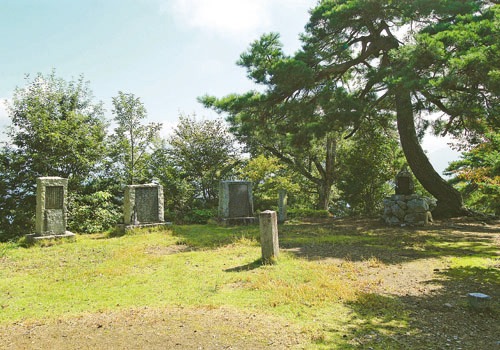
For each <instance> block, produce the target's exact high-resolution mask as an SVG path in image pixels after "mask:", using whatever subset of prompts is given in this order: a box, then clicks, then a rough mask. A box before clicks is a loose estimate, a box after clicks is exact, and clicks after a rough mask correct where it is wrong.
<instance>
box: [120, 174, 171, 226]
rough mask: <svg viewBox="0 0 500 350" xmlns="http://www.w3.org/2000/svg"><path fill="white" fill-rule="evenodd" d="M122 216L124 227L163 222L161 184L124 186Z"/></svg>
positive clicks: (160, 223) (152, 224)
mask: <svg viewBox="0 0 500 350" xmlns="http://www.w3.org/2000/svg"><path fill="white" fill-rule="evenodd" d="M123 216H124V224H125V229H127V228H133V227H143V226H155V225H162V224H164V213H163V186H161V185H159V184H144V185H129V186H126V187H125V198H124V206H123Z"/></svg>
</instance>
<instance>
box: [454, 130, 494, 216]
mask: <svg viewBox="0 0 500 350" xmlns="http://www.w3.org/2000/svg"><path fill="white" fill-rule="evenodd" d="M446 173H447V175H453V178H452V180H451V182H452V183H454V184H456V185H457V187H458V188H459V190H460V192H461V193H462V194H463V196H464V198H465V201H466V203H467V205H468V206H470V207H471V208H473V209H475V210H479V211H482V212H486V213H490V214H495V215H500V134H498V133H495V134H487V135H486V137H485V138H484V141H483V143H481V144H479V145H477V146H475V147H474V148H472V149H471V150H469V151H467V152H464V153H462V157H461V159H460V160H457V161H454V162H452V163H450V165H449V166H448V168H447V169H446Z"/></svg>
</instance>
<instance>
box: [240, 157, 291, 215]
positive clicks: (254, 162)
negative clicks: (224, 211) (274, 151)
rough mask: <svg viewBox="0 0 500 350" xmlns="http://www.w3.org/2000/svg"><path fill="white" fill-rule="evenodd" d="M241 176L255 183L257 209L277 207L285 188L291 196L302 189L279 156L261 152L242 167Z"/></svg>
mask: <svg viewBox="0 0 500 350" xmlns="http://www.w3.org/2000/svg"><path fill="white" fill-rule="evenodd" d="M240 177H241V178H242V179H247V180H249V181H251V182H252V183H253V197H254V201H255V205H254V207H255V209H260V210H266V209H269V208H271V207H275V206H276V205H277V199H278V191H279V190H285V191H286V192H287V193H288V195H291V196H293V195H296V194H297V193H298V192H299V191H300V186H299V185H298V184H297V183H296V182H295V181H294V176H293V174H291V173H290V171H288V169H287V167H286V166H285V165H284V164H283V163H281V162H280V160H279V159H278V158H277V157H272V156H271V157H266V156H265V155H263V154H260V155H258V156H256V157H253V158H251V159H249V160H248V161H247V162H246V164H245V165H244V166H243V167H242V168H241V170H240Z"/></svg>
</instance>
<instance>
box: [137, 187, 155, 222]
mask: <svg viewBox="0 0 500 350" xmlns="http://www.w3.org/2000/svg"><path fill="white" fill-rule="evenodd" d="M135 210H136V212H137V221H139V222H157V221H158V188H157V187H142V188H141V187H139V188H136V189H135Z"/></svg>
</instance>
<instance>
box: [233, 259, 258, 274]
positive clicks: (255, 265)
mask: <svg viewBox="0 0 500 350" xmlns="http://www.w3.org/2000/svg"><path fill="white" fill-rule="evenodd" d="M262 266H263V263H262V259H257V260H255V261H253V262H251V263H249V264H246V265H242V266H236V267H232V268H229V269H226V270H224V271H225V272H242V271H251V270H255V269H258V268H259V267H262Z"/></svg>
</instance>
